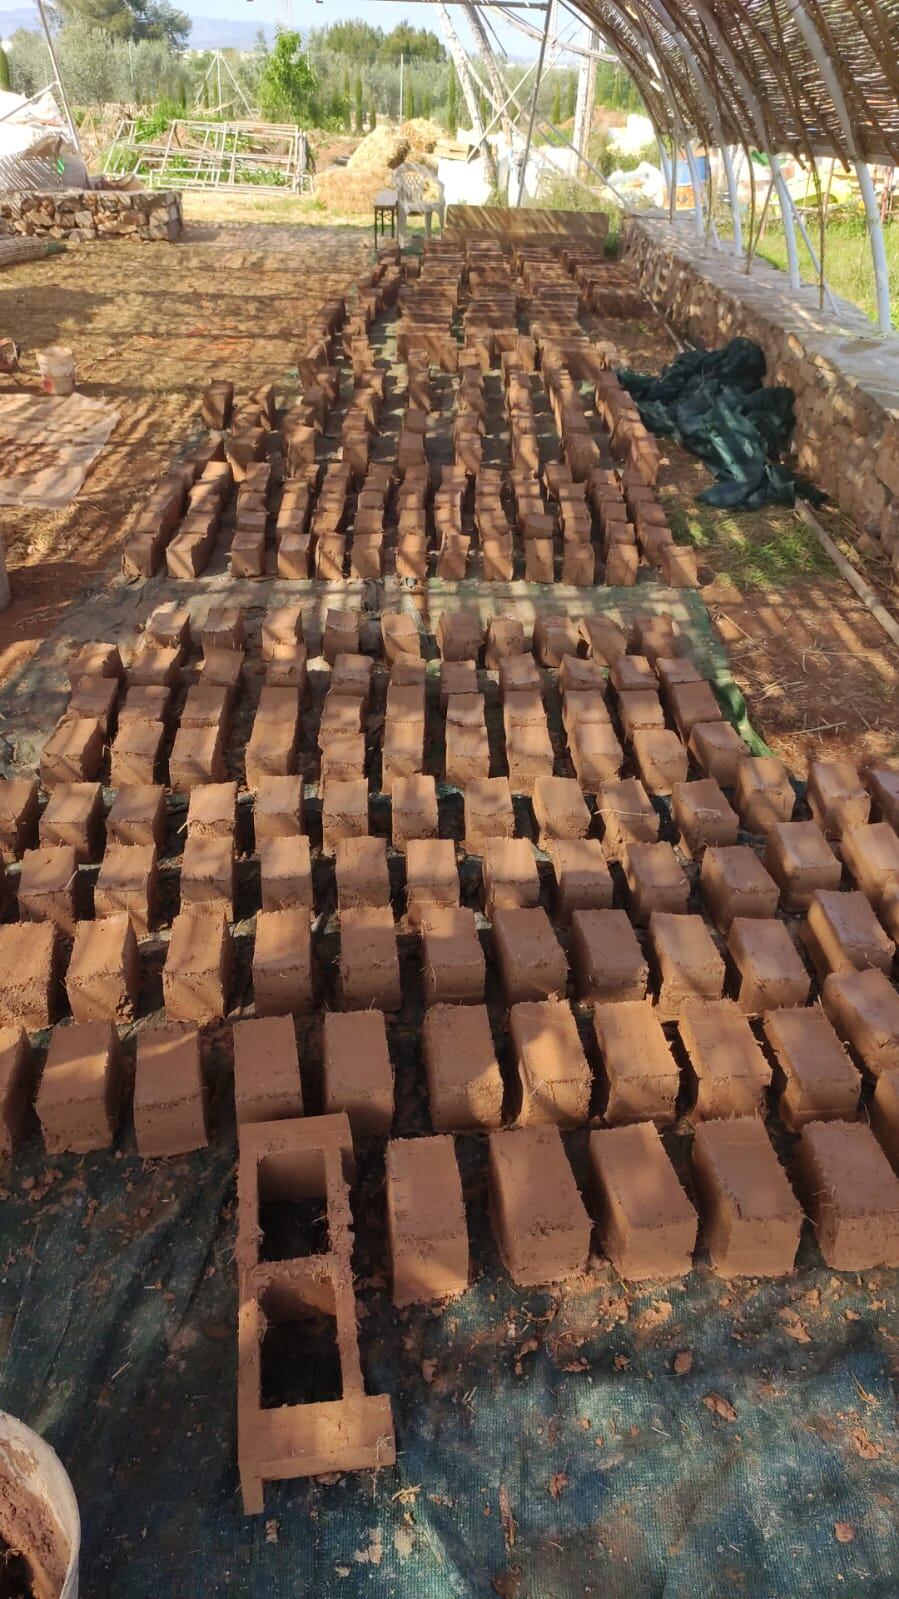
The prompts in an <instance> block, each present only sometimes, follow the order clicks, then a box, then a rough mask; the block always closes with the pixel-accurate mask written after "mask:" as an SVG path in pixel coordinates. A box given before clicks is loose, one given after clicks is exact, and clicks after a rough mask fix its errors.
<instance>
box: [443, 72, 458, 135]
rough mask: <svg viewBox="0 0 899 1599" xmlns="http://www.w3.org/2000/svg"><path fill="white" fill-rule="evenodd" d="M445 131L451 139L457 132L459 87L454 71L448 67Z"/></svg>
mask: <svg viewBox="0 0 899 1599" xmlns="http://www.w3.org/2000/svg"><path fill="white" fill-rule="evenodd" d="M446 129H447V132H448V133H449V134H450V135H451V137H452V138H455V137H456V134H457V133H458V131H459V86H458V83H457V82H456V69H455V67H450V75H449V97H448V99H447V104H446Z"/></svg>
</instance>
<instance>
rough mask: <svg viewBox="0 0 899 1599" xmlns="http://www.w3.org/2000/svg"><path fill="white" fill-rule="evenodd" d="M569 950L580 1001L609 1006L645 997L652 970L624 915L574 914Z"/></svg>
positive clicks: (603, 913)
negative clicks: (650, 970)
mask: <svg viewBox="0 0 899 1599" xmlns="http://www.w3.org/2000/svg"><path fill="white" fill-rule="evenodd" d="M570 949H571V965H572V970H573V971H574V974H575V980H576V984H577V992H578V998H579V999H582V1000H586V1001H588V1002H590V1003H593V1004H602V1003H605V1004H609V1003H621V1002H623V1001H627V1000H638V999H643V998H644V997H645V994H646V984H647V980H648V977H649V968H648V966H647V964H646V961H645V959H644V956H643V951H642V950H641V948H640V945H639V944H638V942H637V938H636V935H635V933H634V930H633V928H632V927H631V924H630V922H629V920H628V918H627V915H626V914H625V912H624V911H614V910H602V911H592V910H587V911H580V910H578V911H575V912H574V914H573V916H572V918H571V946H570Z"/></svg>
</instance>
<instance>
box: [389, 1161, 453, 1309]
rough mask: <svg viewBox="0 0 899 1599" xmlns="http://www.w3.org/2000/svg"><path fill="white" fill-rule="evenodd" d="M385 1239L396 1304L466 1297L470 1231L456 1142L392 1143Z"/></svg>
mask: <svg viewBox="0 0 899 1599" xmlns="http://www.w3.org/2000/svg"><path fill="white" fill-rule="evenodd" d="M387 1236H388V1240H389V1246H390V1262H391V1270H392V1276H393V1302H394V1304H395V1305H410V1304H422V1303H430V1302H433V1301H441V1300H445V1299H449V1298H452V1297H453V1296H454V1295H456V1294H462V1293H464V1292H465V1290H466V1289H467V1287H468V1228H467V1225H466V1220H465V1204H464V1200H463V1198H462V1181H461V1178H460V1175H459V1167H458V1164H457V1161H456V1154H455V1150H454V1148H453V1140H452V1138H450V1137H448V1136H447V1135H438V1136H437V1137H432V1138H399V1139H393V1141H392V1142H391V1143H390V1144H388V1146H387Z"/></svg>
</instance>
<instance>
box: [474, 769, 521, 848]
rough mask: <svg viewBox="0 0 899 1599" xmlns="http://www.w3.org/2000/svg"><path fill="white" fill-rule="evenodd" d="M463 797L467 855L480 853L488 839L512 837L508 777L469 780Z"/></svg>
mask: <svg viewBox="0 0 899 1599" xmlns="http://www.w3.org/2000/svg"><path fill="white" fill-rule="evenodd" d="M464 800H465V847H466V850H467V851H468V852H469V854H474V855H477V854H479V853H480V849H481V845H482V844H483V843H484V841H485V840H486V839H488V838H513V837H514V835H515V813H514V811H513V809H512V791H511V788H510V786H509V780H508V778H506V777H488V778H482V779H481V780H480V781H478V782H476V783H470V784H469V785H468V786H467V788H466V790H465V795H464Z"/></svg>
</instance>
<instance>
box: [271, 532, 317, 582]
mask: <svg viewBox="0 0 899 1599" xmlns="http://www.w3.org/2000/svg"><path fill="white" fill-rule="evenodd" d="M311 558H312V540H311V538H310V536H309V534H308V533H284V534H283V535H282V536H281V538H280V539H279V540H278V558H277V561H278V576H279V577H280V578H284V579H286V580H288V581H292V582H295V581H297V580H300V579H303V578H307V577H308V576H309V568H310V564H311Z"/></svg>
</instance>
